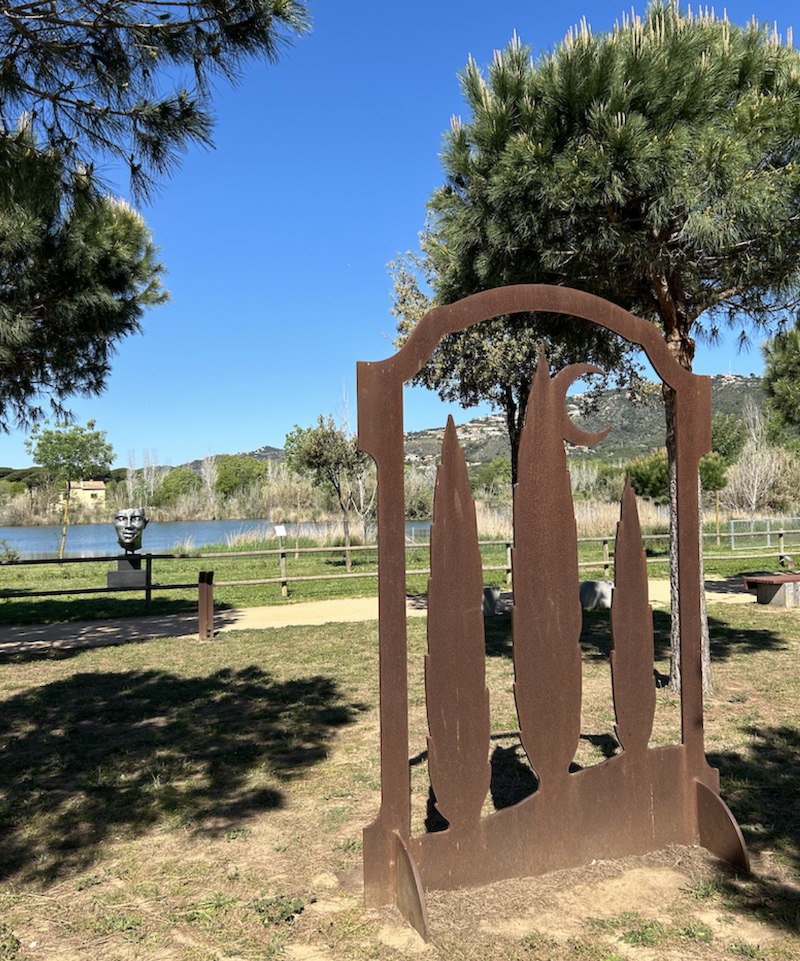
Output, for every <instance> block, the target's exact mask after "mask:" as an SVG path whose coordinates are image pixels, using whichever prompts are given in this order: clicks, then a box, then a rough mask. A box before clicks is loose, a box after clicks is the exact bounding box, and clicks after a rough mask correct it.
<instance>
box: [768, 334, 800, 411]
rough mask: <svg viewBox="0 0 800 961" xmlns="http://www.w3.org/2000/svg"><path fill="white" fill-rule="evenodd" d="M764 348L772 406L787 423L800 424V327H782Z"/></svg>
mask: <svg viewBox="0 0 800 961" xmlns="http://www.w3.org/2000/svg"><path fill="white" fill-rule="evenodd" d="M763 351H764V363H765V371H764V389H765V390H766V392H767V396H768V397H769V398H770V403H771V406H772V408H773V410H774V411H775V412H776V413H777V414H778V416H779V417H780V419H781V420H782V421H783V422H784V423H785V424H789V425H791V426H793V427H800V327H797V326H795V327H792V328H790V329H789V330H785V331H780V332H779V333H777V334H776V335H775V336H774V337H773V338H772V339H771V340H769V341H767V343H766V344H764V348H763Z"/></svg>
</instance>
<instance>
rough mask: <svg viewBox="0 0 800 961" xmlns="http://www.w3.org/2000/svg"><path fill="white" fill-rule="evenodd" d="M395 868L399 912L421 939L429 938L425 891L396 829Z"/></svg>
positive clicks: (426, 939)
mask: <svg viewBox="0 0 800 961" xmlns="http://www.w3.org/2000/svg"><path fill="white" fill-rule="evenodd" d="M394 847H395V870H396V871H397V889H396V903H397V907H398V909H399V911H400V913H401V914H402V915H403V917H404V918H405V919H406V921H408V923H409V924H410V925H411V927H412V928H414V930H415V931H416V932H417V933H418V934H419V936H420V937H421V938H422V940H423V941H429V940H430V934H429V933H428V907H427V905H426V903H425V891H424V889H423V887H422V881H421V879H420V876H419V871H418V870H417V865H416V864H415V862H414V859H413V858H412V857H411V854H410V853H409V850H408V848H407V847H406V845H405V842H404V841H403V839H402V838H401V837H400V834H399V832H398V831H395V832H394Z"/></svg>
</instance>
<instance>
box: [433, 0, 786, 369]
mask: <svg viewBox="0 0 800 961" xmlns="http://www.w3.org/2000/svg"><path fill="white" fill-rule="evenodd" d="M461 83H462V89H463V94H464V98H465V101H466V106H467V112H468V117H467V119H466V120H464V121H461V120H458V119H456V120H454V121H453V123H452V127H451V130H450V132H449V133H448V134H447V135H446V137H445V144H444V150H443V166H444V172H445V178H446V179H445V183H444V185H443V186H442V187H441V188H440V189H438V190H437V191H436V192H435V193H434V194H433V196H432V198H431V200H430V202H429V209H430V213H431V225H430V231H429V233H428V235H427V236H426V237H425V239H424V241H423V250H424V253H425V255H426V256H427V259H428V262H429V269H430V271H431V284H432V289H433V292H434V295H435V299H436V301H437V302H441V303H450V302H452V301H454V300H457V299H459V298H461V297H463V296H465V295H467V294H471V293H474V292H476V291H479V290H484V289H487V288H491V287H497V286H504V285H507V284H514V283H554V284H564V285H568V286H572V287H577V288H580V289H583V290H587V291H589V292H591V293H595V294H598V295H600V296H602V297H606V298H608V299H609V300H612V301H614V302H616V303H618V304H620V305H621V306H623V307H625V308H627V309H628V310H630V311H632V312H633V313H635V314H637V315H638V316H641V317H644V318H646V319H648V320H650V321H652V322H653V323H656V324H658V325H659V326H660V328H661V329H662V330H663V333H664V336H665V338H666V340H667V342H668V343H669V344H670V347H671V349H672V351H673V353H674V356H676V358H677V359H678V360H679V362H680V363H682V364H683V365H684V366H686V367H689V368H690V367H691V362H692V357H693V354H694V337H695V336H697V335H698V334H699V335H705V336H707V337H710V338H711V339H712V340H713V338H714V337H715V335H716V334H717V333H718V332H719V329H720V325H721V324H724V323H726V322H727V323H730V324H735V325H738V326H739V329H740V330H742V337H743V338H746V334H745V331H746V329H747V325H748V323H749V324H751V325H754V326H755V327H756V328H762V329H769V328H770V327H771V326H772V325H774V324H776V323H779V322H780V321H781V320H782V319H783V318H785V316H786V312H787V311H792V310H793V309H795V308H796V307H797V306H798V302H799V301H800V297H799V296H798V292H799V290H800V216H799V215H800V164H799V163H798V161H800V54H798V53H797V52H796V51H794V50H793V49H792V48H791V43H783V42H781V39H780V37H779V36H778V35H777V34H776V33H774V32H773V31H770V30H768V29H766V28H764V27H760V26H758V25H757V24H756V23H755V22H752V23H750V24H749V25H747V26H737V25H734V24H732V23H729V22H728V21H727V20H726V19H724V18H722V19H721V18H717V17H715V16H714V15H713V13H701V14H691V13H684V12H682V11H681V10H680V8H679V7H678V5H677V3H674V2H668V0H657V2H655V3H652V4H651V5H650V6H649V7H648V9H647V11H646V13H645V15H644V16H642V17H632V18H627V19H623V20H622V21H621V22H619V23H618V24H617V26H616V27H615V28H614V29H613V30H612V31H611V32H609V33H607V34H598V35H595V34H593V33H592V32H591V30H590V28H589V27H588V26H587V25H586V23H583V24H582V25H581V26H580V28H578V29H576V30H574V31H572V32H570V33H569V34H568V36H567V38H566V39H565V40H564V41H563V42H562V43H561V44H559V45H558V46H557V47H556V48H555V50H553V51H552V52H550V53H547V54H545V55H543V56H541V57H539V58H538V59H536V60H534V59H532V56H531V51H530V49H529V48H527V47H525V46H524V45H523V44H522V43H521V42H520V40H519V39H517V38H516V37H515V38H514V39H513V40H512V42H511V43H510V44H509V46H508V47H507V48H506V49H505V50H504V51H502V52H500V53H498V54H496V55H495V58H494V61H493V63H492V64H491V66H490V67H489V68H488V70H486V71H483V70H482V69H481V68H480V67H479V66H478V65H477V64H476V63H475V62H474V61H470V62H469V63H468V64H467V67H466V69H465V71H464V72H463V74H462V76H461Z"/></svg>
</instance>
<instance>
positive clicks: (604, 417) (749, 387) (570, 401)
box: [405, 374, 764, 464]
mask: <svg viewBox="0 0 800 961" xmlns="http://www.w3.org/2000/svg"><path fill="white" fill-rule="evenodd" d="M748 401H749V402H751V403H754V404H755V405H756V406H757V407H759V408H760V407H761V406H762V405H763V403H764V392H763V387H762V380H761V378H760V377H741V376H738V375H735V374H721V375H718V376H716V377H712V378H711V413H712V416H713V415H714V414H717V413H722V414H726V415H728V416H731V415H732V416H735V417H741V416H742V414H743V412H744V408H745V405H746V404H747V403H748ZM567 409H568V412H569V416H570V417H571V418H572V420H573V421H574V423H575V424H576V425H577V426H578V427H580V429H581V430H586V431H597V430H602V429H603V428H604V427H606V426H608V425H609V424H610V425H611V433H610V434H609V436H608V437H607V438H606V439H605V440H604V441H602V442H601V443H599V444H596V445H595V446H594V447H592V448H589V449H582V450H580V453H581V454H582V455H583V456H586V457H602V458H605V459H610V460H615V459H620V460H630V459H632V458H633V457H638V456H639V455H640V454H647V453H649V452H650V451H652V450H655V449H657V448H659V447H663V446H664V435H665V422H664V405H663V403H662V401H661V394H660V389H658V388H656V389H655V390H654V391H653V394H652V396H651V397H650V399H649V400H646V401H637V402H633V401H631V399H630V398H629V394H628V392H627V391H625V390H622V389H616V390H604V391H601V392H600V393H599V394H597V395H596V396H594V395H589V394H576V395H574V396H571V397H568V398H567ZM443 436H444V425H442V427H434V428H430V429H428V430H422V431H414V432H413V433H408V434H406V438H405V451H406V461H407V462H409V463H418V464H426V463H435V462H436V460H437V459H438V457H439V451H440V450H441V445H442V438H443ZM458 438H459V441H460V443H461V446H462V447H463V449H464V456H465V457H466V459H467V462H468V463H470V464H483V463H488V462H489V461H492V460H494V459H495V458H496V457H508V456H509V455H510V452H511V448H510V446H509V442H508V436H507V434H506V428H505V416H504V415H503V414H491V415H490V416H488V417H479V418H476V419H475V420H470V421H468V422H467V423H464V424H460V425H459V426H458Z"/></svg>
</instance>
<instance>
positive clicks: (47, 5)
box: [0, 0, 309, 196]
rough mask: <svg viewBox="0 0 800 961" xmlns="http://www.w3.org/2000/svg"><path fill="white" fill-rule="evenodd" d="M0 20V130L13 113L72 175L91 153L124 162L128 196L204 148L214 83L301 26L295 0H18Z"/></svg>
mask: <svg viewBox="0 0 800 961" xmlns="http://www.w3.org/2000/svg"><path fill="white" fill-rule="evenodd" d="M1 13H2V15H1V16H0V116H2V120H3V125H4V127H5V128H13V127H14V126H15V125H16V124H17V122H18V120H19V118H20V117H22V116H23V115H24V116H25V117H26V118H27V121H28V122H29V123H30V125H31V128H32V130H33V132H34V134H35V136H36V139H37V142H39V143H40V144H41V145H42V146H43V147H48V148H51V149H53V150H55V151H57V152H58V153H59V154H60V155H61V156H62V157H63V159H64V162H65V164H66V165H67V166H68V167H69V168H70V169H72V170H73V171H74V170H79V169H80V168H81V167H83V168H84V169H85V170H91V169H92V165H93V163H94V161H95V159H96V158H97V157H99V156H106V157H110V158H111V159H113V160H115V161H118V162H121V163H123V164H125V165H127V167H128V169H129V171H130V176H131V186H132V189H133V192H134V196H142V195H146V194H147V193H148V192H149V191H150V190H151V189H152V188H153V186H154V184H155V182H156V179H157V178H158V176H160V175H163V174H165V173H167V172H169V170H170V169H171V168H172V167H173V165H174V164H175V162H176V159H177V158H178V157H179V156H180V154H181V153H182V152H184V151H185V150H186V149H187V147H188V146H189V145H190V144H192V143H200V144H207V143H209V142H210V135H211V127H212V122H211V115H210V111H209V88H210V82H211V80H212V78H213V77H215V76H222V77H223V78H225V79H227V80H231V81H235V80H236V78H237V76H238V75H239V73H240V71H241V68H242V67H243V65H244V64H245V63H246V62H247V61H248V60H250V59H254V58H256V57H264V58H266V59H267V60H269V61H275V60H276V59H277V57H278V55H279V53H280V51H281V49H282V47H284V46H285V45H286V44H288V43H289V42H291V40H292V39H293V38H294V37H295V36H297V35H299V34H301V33H303V32H304V31H305V30H307V29H308V26H309V21H308V14H307V10H306V6H305V4H304V3H302V2H299V0H226V2H224V3H221V2H219V0H198V2H194V0H165V2H161V0H139V2H137V3H123V2H121V0H100V2H81V0H75V2H67V3H61V2H59V3H56V2H54V0H29V2H7V3H4V4H3V5H2V11H1ZM182 72H185V73H187V74H188V75H189V77H190V79H189V80H188V82H185V81H183V80H181V79H180V78H181V74H182Z"/></svg>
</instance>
